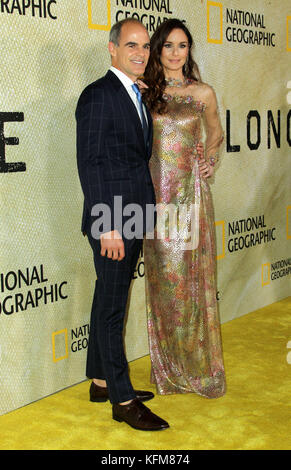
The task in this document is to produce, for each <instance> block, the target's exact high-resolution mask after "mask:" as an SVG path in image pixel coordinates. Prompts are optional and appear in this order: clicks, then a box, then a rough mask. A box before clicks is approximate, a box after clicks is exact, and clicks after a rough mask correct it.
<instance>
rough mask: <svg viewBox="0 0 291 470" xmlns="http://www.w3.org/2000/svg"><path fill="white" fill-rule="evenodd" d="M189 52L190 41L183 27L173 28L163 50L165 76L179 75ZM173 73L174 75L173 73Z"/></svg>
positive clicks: (162, 59) (162, 60)
mask: <svg viewBox="0 0 291 470" xmlns="http://www.w3.org/2000/svg"><path fill="white" fill-rule="evenodd" d="M188 53H189V42H188V38H187V36H186V34H185V33H184V31H183V30H182V29H173V30H172V31H171V33H170V34H169V36H168V37H167V39H166V41H165V43H164V45H163V48H162V52H161V57H160V60H161V64H162V66H163V68H164V73H165V76H166V77H167V76H168V77H171V76H173V73H174V76H176V75H177V72H179V71H181V72H182V68H183V65H184V64H185V62H186V60H187V57H188ZM171 73H172V75H171Z"/></svg>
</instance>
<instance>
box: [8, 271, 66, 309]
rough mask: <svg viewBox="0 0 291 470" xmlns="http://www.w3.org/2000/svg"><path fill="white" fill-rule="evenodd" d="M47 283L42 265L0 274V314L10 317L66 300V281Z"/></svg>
mask: <svg viewBox="0 0 291 470" xmlns="http://www.w3.org/2000/svg"><path fill="white" fill-rule="evenodd" d="M47 283H48V278H47V277H46V276H45V272H44V266H43V265H42V264H41V265H40V266H33V267H28V268H26V269H17V270H11V271H8V272H6V273H0V314H5V315H7V316H10V315H13V314H15V313H20V312H24V311H26V310H30V309H31V308H38V307H40V306H43V305H47V304H49V303H55V302H59V301H61V300H65V299H67V298H68V295H67V293H66V287H67V282H66V281H63V282H61V283H60V284H59V283H54V284H47ZM36 286H37V287H36ZM27 287H29V289H28V290H27ZM1 316H2V315H1Z"/></svg>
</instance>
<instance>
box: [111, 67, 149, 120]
mask: <svg viewBox="0 0 291 470" xmlns="http://www.w3.org/2000/svg"><path fill="white" fill-rule="evenodd" d="M110 70H111V72H113V73H114V74H115V75H116V76H117V77H118V78H119V80H120V81H121V83H122V85H123V86H124V88H125V89H126V91H127V92H128V94H129V96H130V98H131V99H132V102H133V104H134V106H135V107H136V110H137V112H138V115H139V118H140V121H141V123H142V117H141V115H140V108H139V104H138V99H137V96H136V93H135V92H134V91H133V89H132V85H133V84H134V82H133V81H132V80H131V79H130V78H129V77H128V76H127V75H125V73H123V72H121V70H119V69H117V68H115V67H113V66H111V67H110ZM143 113H144V116H145V119H146V120H147V113H146V109H145V106H144V104H143Z"/></svg>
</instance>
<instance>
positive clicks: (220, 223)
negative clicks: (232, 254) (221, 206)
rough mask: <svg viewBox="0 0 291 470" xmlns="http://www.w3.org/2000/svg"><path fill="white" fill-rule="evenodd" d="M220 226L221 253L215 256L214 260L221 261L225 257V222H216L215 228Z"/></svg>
mask: <svg viewBox="0 0 291 470" xmlns="http://www.w3.org/2000/svg"><path fill="white" fill-rule="evenodd" d="M218 225H222V253H221V254H220V255H217V256H216V259H217V260H219V259H222V258H224V257H225V222H224V220H217V221H216V222H215V226H216V227H217V226H218Z"/></svg>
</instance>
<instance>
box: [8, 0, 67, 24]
mask: <svg viewBox="0 0 291 470" xmlns="http://www.w3.org/2000/svg"><path fill="white" fill-rule="evenodd" d="M57 1H58V0H0V13H3V14H8V15H17V16H26V17H28V16H33V17H38V18H46V19H51V20H56V19H57V16H56V6H57Z"/></svg>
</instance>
